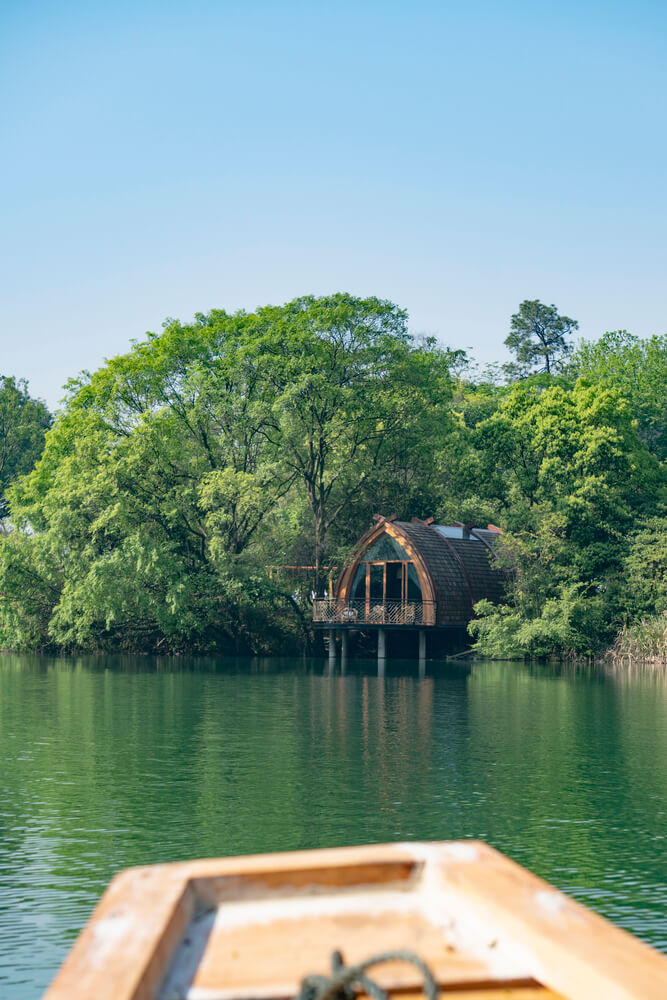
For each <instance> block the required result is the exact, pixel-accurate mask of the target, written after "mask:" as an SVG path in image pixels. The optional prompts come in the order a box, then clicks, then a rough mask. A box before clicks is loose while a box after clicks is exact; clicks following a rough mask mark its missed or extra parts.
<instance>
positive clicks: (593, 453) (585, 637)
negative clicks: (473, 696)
mask: <svg viewBox="0 0 667 1000" xmlns="http://www.w3.org/2000/svg"><path fill="white" fill-rule="evenodd" d="M475 444H476V448H477V451H478V456H479V463H480V464H479V468H480V473H479V474H480V477H481V478H483V480H484V482H485V483H486V491H487V495H489V496H491V497H493V498H494V500H495V502H496V504H497V507H498V510H499V511H500V512H501V513H502V517H501V522H502V523H503V525H505V526H506V527H507V528H508V529H509V531H508V533H507V534H506V535H505V537H504V538H503V543H502V554H501V556H500V558H501V562H502V564H503V565H504V567H505V569H506V571H507V573H508V579H509V584H508V601H507V603H506V605H505V606H504V607H501V608H492V607H487V606H486V605H484V606H482V607H480V608H478V613H479V615H480V619H479V621H478V622H476V623H473V626H472V631H473V634H474V635H475V636H476V639H477V641H476V647H475V648H476V649H478V650H479V651H480V652H481V653H484V654H488V655H499V654H500V653H501V652H503V653H504V655H516V654H521V655H527V656H545V655H564V654H573V655H589V654H592V653H593V652H595V651H597V650H599V649H600V648H601V646H602V645H604V644H606V643H608V642H609V641H610V639H611V638H613V635H614V634H615V629H616V628H617V627H618V625H619V624H620V620H621V617H622V614H623V610H624V603H625V604H627V591H626V590H625V587H624V583H623V567H624V559H625V554H626V550H627V544H628V542H627V539H628V536H629V535H630V534H631V532H632V530H633V527H634V524H635V519H636V518H637V516H638V515H640V514H641V513H642V512H644V511H647V510H649V509H650V508H651V505H652V503H653V502H654V501H655V497H656V496H657V495H658V494H659V492H660V491H662V492H664V488H665V482H664V474H663V472H662V470H661V469H660V468H659V466H658V464H657V462H656V461H655V459H654V458H653V457H652V456H651V455H650V453H649V452H648V449H647V448H646V446H645V444H644V443H643V442H642V441H640V440H639V438H638V437H637V434H636V431H635V427H634V424H633V421H632V414H631V412H630V407H629V404H628V403H627V401H626V400H625V399H624V398H623V396H622V395H621V393H620V392H619V391H618V390H612V389H602V390H601V389H600V388H599V387H593V386H590V385H588V384H587V383H586V382H585V381H584V380H580V381H578V382H577V383H576V385H575V387H574V388H573V389H572V390H571V391H566V390H565V389H563V388H561V387H552V388H550V389H546V390H539V389H537V388H536V387H534V386H530V385H519V386H516V387H515V388H514V389H513V390H512V392H511V393H510V394H509V395H508V397H507V398H506V400H505V401H504V403H503V404H502V406H501V407H500V408H499V409H498V410H497V411H496V413H494V414H493V416H491V417H490V418H489V419H488V420H486V421H484V422H482V423H481V424H479V426H478V427H477V428H476V431H475Z"/></svg>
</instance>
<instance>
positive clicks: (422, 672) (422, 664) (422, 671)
mask: <svg viewBox="0 0 667 1000" xmlns="http://www.w3.org/2000/svg"><path fill="white" fill-rule="evenodd" d="M419 676H420V677H425V676H426V629H423V628H420V629H419Z"/></svg>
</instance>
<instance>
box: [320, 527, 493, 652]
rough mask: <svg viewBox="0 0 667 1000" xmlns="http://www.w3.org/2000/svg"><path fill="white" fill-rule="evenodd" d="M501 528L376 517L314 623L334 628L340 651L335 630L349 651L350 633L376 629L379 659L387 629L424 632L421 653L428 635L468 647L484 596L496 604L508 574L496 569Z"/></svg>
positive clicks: (446, 645)
mask: <svg viewBox="0 0 667 1000" xmlns="http://www.w3.org/2000/svg"><path fill="white" fill-rule="evenodd" d="M500 534H501V532H500V529H498V528H495V527H493V526H492V525H489V527H488V528H485V529H482V528H476V527H474V526H473V525H462V524H456V525H451V526H450V525H439V524H433V519H432V518H430V519H429V520H427V521H420V520H419V519H418V518H413V519H412V521H396V520H393V519H387V518H384V517H378V518H377V524H376V525H375V527H373V528H371V530H370V531H368V532H367V533H366V534H365V535H364V536H363V537H362V538H361V539H360V541H359V543H358V545H357V548H356V550H355V553H354V555H353V557H352V559H351V560H350V562H349V563H348V564H347V565H346V566H345V567H344V569H343V571H342V573H341V575H340V578H339V580H338V583H337V585H336V589H335V592H334V594H333V596H332V597H329V598H326V599H323V600H316V601H315V603H314V609H313V620H314V623H315V625H316V626H317V627H320V628H327V627H328V628H329V629H330V630H331V631H330V633H329V651H330V654H331V653H332V652H333V653H334V654H335V638H336V630H340V636H341V640H342V645H343V650H344V652H345V651H346V650H347V632H349V631H351V630H356V631H358V632H363V633H367V632H368V631H375V630H377V631H378V656H380V657H381V658H382V657H384V655H386V652H385V651H386V634H385V633H386V630H400V631H401V632H407V631H412V632H415V631H416V632H418V633H419V652H420V656H421V657H423V656H425V655H426V633H427V631H428V632H430V633H431V634H432V635H436V634H437V635H438V636H439V638H440V640H441V641H440V642H439V643H438V645H439V646H442V647H443V648H450V649H453V648H455V647H458V648H462V647H463V646H465V645H466V641H467V639H466V626H467V624H468V622H469V621H470V619H471V618H472V617H473V613H474V612H473V606H474V605H475V604H476V603H477V601H481V600H482V598H487V599H488V600H490V601H494V602H497V601H499V600H500V598H501V597H502V594H503V577H502V575H501V573H500V572H499V571H498V569H496V567H495V566H494V552H493V546H494V543H496V542H497V540H498V538H499V536H500Z"/></svg>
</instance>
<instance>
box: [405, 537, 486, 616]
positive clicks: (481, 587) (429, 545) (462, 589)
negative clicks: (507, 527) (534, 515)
mask: <svg viewBox="0 0 667 1000" xmlns="http://www.w3.org/2000/svg"><path fill="white" fill-rule="evenodd" d="M392 524H393V527H395V528H398V529H399V531H400V532H401V533H402V534H405V535H406V536H407V537H408V538H409V539H410V540H411V541H412V543H413V545H414V546H415V548H416V549H417V550H418V552H419V554H420V556H421V557H422V559H423V561H424V563H425V564H426V568H427V569H428V571H429V573H430V575H431V579H432V581H433V586H434V589H435V593H436V601H437V617H436V621H437V624H438V625H452V624H460V623H466V622H468V621H470V619H471V618H472V616H473V605H474V604H476V603H477V601H481V600H482V598H486V599H487V600H489V601H493V602H494V603H498V602H499V601H501V600H502V597H503V590H504V580H503V575H502V573H501V572H500V571H499V570H498V568H497V567H496V566H494V565H493V560H494V557H493V544H494V543H496V542H497V540H498V538H499V532H496V531H488V530H485V529H480V528H475V529H473V532H467V533H466V532H464V531H462V532H461V535H462V537H460V538H455V537H451V536H450V535H448V533H447V532H448V529H449V526H448V525H439V524H426V523H424V522H420V521H394V522H392ZM466 535H467V537H466Z"/></svg>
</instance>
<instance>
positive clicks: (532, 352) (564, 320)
mask: <svg viewBox="0 0 667 1000" xmlns="http://www.w3.org/2000/svg"><path fill="white" fill-rule="evenodd" d="M578 329H579V324H578V323H577V322H576V320H573V319H570V317H569V316H561V315H559V313H558V310H557V309H556V307H555V306H554V305H551V306H545V305H544V304H543V303H542V302H540V300H539V299H532V300H531V299H526V300H525V301H524V302H522V303H521V305H520V306H519V311H518V312H517V313H514V315H513V316H512V323H511V327H510V332H509V334H508V336H507V337H506V338H505V344H506V345H507V347H509V349H510V351H512V352H513V353H514V354H515V355H516V359H517V362H518V364H510V365H505V366H504V368H505V370H506V371H507V372H508V374H510V375H517V374H523V375H525V374H529V373H530V371H531V369H532V370H534V371H536V372H545V373H546V374H547V375H551V374H552V372H553V371H555V370H557V369H558V368H559V367H560V365H561V364H562V362H563V359H564V358H565V356H566V355H567V354H569V352H570V351H571V350H572V346H571V345H570V344H568V343H567V341H566V339H565V338H566V337H569V336H571V334H572V332H573V331H574V330H578Z"/></svg>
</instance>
